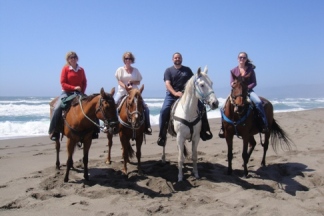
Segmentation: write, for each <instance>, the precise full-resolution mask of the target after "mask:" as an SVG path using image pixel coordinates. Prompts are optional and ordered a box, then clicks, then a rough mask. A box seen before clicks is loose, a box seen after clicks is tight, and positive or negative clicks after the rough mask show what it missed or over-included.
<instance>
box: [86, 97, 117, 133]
mask: <svg viewBox="0 0 324 216" xmlns="http://www.w3.org/2000/svg"><path fill="white" fill-rule="evenodd" d="M103 102H107V103H108V104H109V105H112V104H114V103H115V101H114V99H113V98H112V97H111V96H109V97H108V99H105V98H103V97H102V96H100V99H99V100H98V103H97V106H96V107H97V108H96V111H95V114H96V115H97V113H98V112H101V115H102V117H103V119H101V120H102V121H103V122H104V126H100V125H98V124H97V123H95V122H93V121H92V123H94V124H95V125H96V126H97V127H98V128H100V130H101V131H103V132H105V131H106V129H107V128H110V127H114V126H116V125H117V124H118V119H116V118H114V117H113V118H107V117H106V116H109V115H108V114H107V113H106V111H105V109H104V105H103ZM80 106H81V108H82V105H81V103H80ZM114 110H115V109H114ZM82 112H83V109H82ZM83 114H84V113H83ZM84 115H85V114H84ZM85 116H86V115H85Z"/></svg>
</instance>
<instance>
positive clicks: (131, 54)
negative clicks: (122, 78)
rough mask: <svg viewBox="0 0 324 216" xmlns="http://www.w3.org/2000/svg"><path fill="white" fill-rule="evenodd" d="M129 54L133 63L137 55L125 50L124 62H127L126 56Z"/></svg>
mask: <svg viewBox="0 0 324 216" xmlns="http://www.w3.org/2000/svg"><path fill="white" fill-rule="evenodd" d="M127 56H129V58H130V59H131V60H132V63H135V56H134V55H133V53H131V52H125V53H124V54H123V62H124V63H125V58H126V57H127Z"/></svg>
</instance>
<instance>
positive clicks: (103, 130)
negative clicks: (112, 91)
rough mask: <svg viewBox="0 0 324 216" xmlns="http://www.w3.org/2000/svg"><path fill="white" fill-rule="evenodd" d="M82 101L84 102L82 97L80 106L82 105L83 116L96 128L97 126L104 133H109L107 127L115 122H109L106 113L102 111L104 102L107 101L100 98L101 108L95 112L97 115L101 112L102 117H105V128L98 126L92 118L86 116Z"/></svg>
mask: <svg viewBox="0 0 324 216" xmlns="http://www.w3.org/2000/svg"><path fill="white" fill-rule="evenodd" d="M81 100H82V97H79V105H80V108H81V111H82V113H83V115H84V117H86V118H87V119H88V120H89V121H90V122H92V123H93V124H94V125H95V126H97V127H98V128H99V129H100V130H101V131H102V132H104V133H105V132H107V126H108V127H109V125H110V124H111V123H114V122H113V121H109V120H108V119H107V118H106V116H105V112H104V111H103V110H102V101H104V100H105V99H103V98H102V97H101V96H100V100H99V101H98V103H99V107H98V108H97V109H96V111H95V114H97V112H99V111H101V114H102V116H103V117H104V125H105V126H104V127H103V126H100V125H99V124H97V123H96V122H95V121H93V120H92V119H91V118H89V117H88V116H87V115H86V114H85V112H84V110H83V107H82V102H81Z"/></svg>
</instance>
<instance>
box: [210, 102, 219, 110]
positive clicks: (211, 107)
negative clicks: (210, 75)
mask: <svg viewBox="0 0 324 216" xmlns="http://www.w3.org/2000/svg"><path fill="white" fill-rule="evenodd" d="M218 105H219V102H218V100H216V101H213V102H212V103H210V104H209V107H210V109H212V110H214V109H217V108H218Z"/></svg>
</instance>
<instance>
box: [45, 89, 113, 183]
mask: <svg viewBox="0 0 324 216" xmlns="http://www.w3.org/2000/svg"><path fill="white" fill-rule="evenodd" d="M114 93H115V88H112V89H111V92H110V94H108V93H105V91H104V89H103V88H101V91H100V94H93V95H89V96H81V95H79V96H77V97H76V98H75V99H74V101H73V102H72V105H71V107H70V108H69V110H68V111H67V113H66V114H65V118H64V120H63V125H62V127H61V133H62V137H63V135H65V136H66V137H67V143H66V145H67V152H68V159H67V162H66V166H67V168H66V174H65V177H64V182H67V181H68V180H69V171H70V169H71V168H72V167H73V159H72V156H73V152H74V149H75V146H76V144H77V143H78V142H81V143H83V144H84V147H83V164H84V178H85V179H86V180H89V177H88V155H89V149H90V146H91V143H92V134H93V131H94V129H95V127H96V126H97V127H99V128H101V129H102V130H104V131H105V132H108V133H118V117H117V114H116V104H115V100H114V98H113V95H114ZM56 100H57V98H56V99H54V100H53V101H52V102H51V103H50V105H51V114H52V109H53V105H54V104H55V101H56ZM96 119H100V120H102V121H103V122H104V126H103V127H102V126H100V125H99V124H97V123H96ZM55 142H56V168H57V169H59V168H60V160H59V151H60V140H59V139H57V140H56V141H55Z"/></svg>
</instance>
